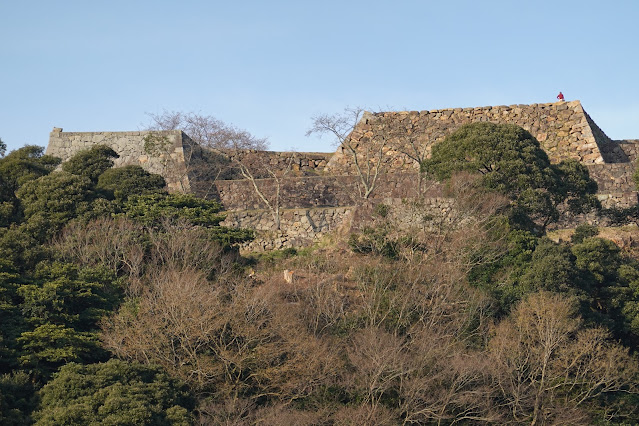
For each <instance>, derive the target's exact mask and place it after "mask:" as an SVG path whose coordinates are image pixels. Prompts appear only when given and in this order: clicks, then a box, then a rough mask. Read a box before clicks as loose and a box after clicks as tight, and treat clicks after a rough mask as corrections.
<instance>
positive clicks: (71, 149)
mask: <svg viewBox="0 0 639 426" xmlns="http://www.w3.org/2000/svg"><path fill="white" fill-rule="evenodd" d="M100 144H102V145H107V146H109V147H111V148H112V149H113V150H114V151H115V152H117V153H118V155H119V156H120V157H119V158H117V159H116V160H115V161H114V163H115V167H121V166H126V165H138V166H142V167H143V168H144V169H145V170H147V171H148V172H151V173H157V174H160V175H162V176H163V177H164V179H165V180H166V182H167V185H168V187H169V190H171V191H181V192H190V190H191V188H190V184H189V176H188V169H187V166H186V163H187V162H188V161H189V160H190V159H191V157H193V156H194V155H197V153H198V152H199V150H198V148H197V146H196V145H195V144H194V143H193V141H192V140H191V139H190V138H189V137H188V136H187V135H186V134H185V133H184V132H182V131H181V130H165V131H137V132H63V131H62V129H61V128H54V129H53V131H52V132H51V134H50V136H49V145H48V146H47V151H46V153H47V154H49V155H53V156H55V157H59V158H62V160H63V161H66V160H68V159H69V158H71V157H72V156H73V155H75V154H76V153H78V152H79V151H82V150H86V149H89V148H91V147H92V146H95V145H100Z"/></svg>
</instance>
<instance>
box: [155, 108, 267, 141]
mask: <svg viewBox="0 0 639 426" xmlns="http://www.w3.org/2000/svg"><path fill="white" fill-rule="evenodd" d="M146 115H148V116H149V117H150V118H151V121H150V122H149V123H148V124H146V125H144V128H145V129H146V130H178V129H179V130H183V131H184V132H185V133H186V134H187V135H189V136H190V137H191V139H193V141H195V142H196V143H198V144H200V145H202V146H205V147H208V148H215V149H221V150H224V149H257V150H265V149H266V148H267V147H268V143H267V141H266V139H262V138H257V137H255V136H253V135H252V134H251V133H249V132H247V131H246V130H242V129H239V128H237V127H235V126H233V125H231V124H227V123H224V122H223V121H221V120H218V119H217V118H215V117H213V116H212V115H202V114H197V113H194V112H186V113H185V112H181V111H167V110H164V111H162V113H161V114H153V113H146Z"/></svg>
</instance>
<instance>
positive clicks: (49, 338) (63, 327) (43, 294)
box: [17, 262, 122, 375]
mask: <svg viewBox="0 0 639 426" xmlns="http://www.w3.org/2000/svg"><path fill="white" fill-rule="evenodd" d="M17 294H18V295H19V296H20V298H21V305H20V308H21V312H22V315H23V316H24V318H25V320H26V322H27V323H28V324H29V326H30V330H29V331H25V332H23V333H22V334H21V336H20V337H19V338H18V339H17V341H18V342H19V343H20V345H21V347H22V351H23V352H24V353H25V354H24V355H23V356H22V357H21V358H20V362H21V363H22V364H23V365H24V366H26V367H30V368H32V369H34V370H36V371H37V372H38V373H39V374H44V375H46V374H47V373H48V372H49V371H50V370H52V369H54V368H56V367H58V366H60V365H62V364H64V363H66V362H71V361H91V360H100V359H102V358H103V357H104V356H105V353H104V351H102V350H101V349H100V347H99V342H98V339H97V335H96V334H95V331H96V328H97V324H98V321H100V319H101V318H102V317H104V316H105V315H106V314H107V313H109V312H110V311H112V310H113V309H114V308H115V307H116V306H117V304H118V303H119V301H120V299H121V297H122V290H121V288H120V285H119V282H118V280H117V279H116V278H115V276H114V275H113V273H112V272H110V271H107V270H106V269H104V268H84V269H79V268H78V267H77V266H75V265H71V264H64V263H47V262H45V263H42V264H40V265H38V267H37V269H36V271H35V274H34V276H33V280H32V281H31V282H30V283H26V284H23V285H21V286H19V287H18V289H17Z"/></svg>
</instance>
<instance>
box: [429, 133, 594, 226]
mask: <svg viewBox="0 0 639 426" xmlns="http://www.w3.org/2000/svg"><path fill="white" fill-rule="evenodd" d="M422 171H423V172H425V173H427V174H429V175H431V176H434V177H435V178H437V179H439V180H443V179H447V178H450V177H451V175H452V174H453V173H456V172H460V171H467V172H472V173H479V174H481V175H482V181H483V183H484V185H485V186H486V187H487V188H489V189H492V190H495V191H499V192H501V193H503V194H505V195H507V196H508V197H509V198H510V199H511V200H512V202H513V211H512V216H513V217H515V218H518V220H519V221H520V222H525V221H526V220H533V221H535V222H537V223H538V224H539V225H541V226H542V228H543V229H545V227H546V226H547V225H548V224H549V223H551V222H553V221H556V220H557V219H558V218H559V210H558V206H559V205H560V204H562V203H564V202H565V203H567V205H568V208H569V209H570V210H571V211H572V212H575V213H581V212H583V211H586V210H589V209H590V208H592V207H597V206H599V203H598V201H597V199H596V197H595V196H594V194H595V193H596V191H597V184H596V182H594V181H593V180H592V179H590V177H589V174H588V170H587V169H586V168H585V166H583V165H582V164H580V163H578V162H576V161H564V162H561V163H559V164H557V165H554V164H551V163H550V160H549V159H548V155H546V152H545V151H544V150H543V149H542V148H541V146H540V145H539V142H538V141H537V140H536V139H535V138H534V137H533V136H532V135H531V134H530V133H529V132H528V131H526V130H524V129H522V128H521V127H519V126H516V125H513V124H496V123H488V122H479V123H471V124H466V125H464V126H462V127H460V128H459V129H458V130H457V131H455V132H454V133H453V134H451V135H450V136H448V137H447V138H446V139H444V140H443V141H442V142H440V143H438V144H436V145H434V146H433V150H432V156H431V158H429V159H426V160H425V161H424V162H423V163H422Z"/></svg>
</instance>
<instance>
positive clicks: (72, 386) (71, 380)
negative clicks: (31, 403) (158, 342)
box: [34, 359, 193, 426]
mask: <svg viewBox="0 0 639 426" xmlns="http://www.w3.org/2000/svg"><path fill="white" fill-rule="evenodd" d="M40 395H41V397H42V403H41V408H40V410H38V411H37V412H35V413H34V418H35V420H36V423H35V424H36V425H42V426H44V425H61V424H65V425H97V424H112V425H115V424H118V425H185V426H186V425H190V424H191V421H192V419H191V415H190V412H189V411H190V410H191V409H192V408H193V401H192V399H191V398H190V397H189V395H188V393H187V392H186V389H185V388H184V386H181V385H180V384H179V383H177V381H176V380H174V379H171V378H170V377H168V375H167V374H166V373H164V372H163V371H162V370H161V369H159V368H157V367H153V366H144V365H141V364H137V363H127V362H124V361H119V360H116V359H112V360H110V361H108V362H105V363H101V364H90V365H80V364H73V363H71V364H67V365H65V366H64V367H62V368H61V369H60V371H59V372H58V373H57V374H56V375H55V378H54V379H53V380H52V381H51V382H49V383H48V384H47V385H46V386H45V387H44V388H43V389H42V391H41V392H40Z"/></svg>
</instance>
